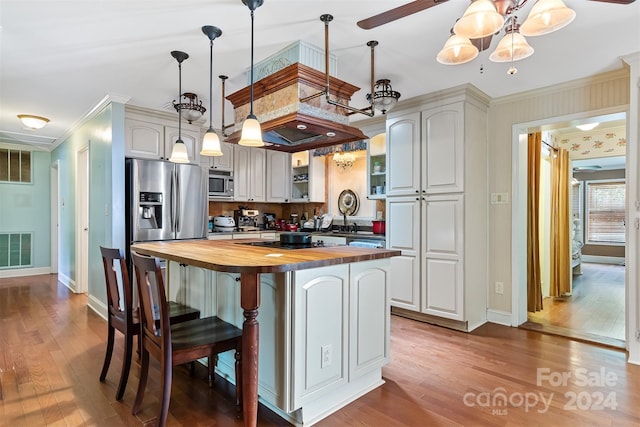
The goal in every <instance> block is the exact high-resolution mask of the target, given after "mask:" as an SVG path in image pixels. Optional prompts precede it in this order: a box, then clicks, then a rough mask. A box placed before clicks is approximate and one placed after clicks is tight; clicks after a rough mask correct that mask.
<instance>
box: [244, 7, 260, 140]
mask: <svg viewBox="0 0 640 427" xmlns="http://www.w3.org/2000/svg"><path fill="white" fill-rule="evenodd" d="M262 2H263V0H242V3H244V4H245V5H246V6H247V7H248V8H249V10H250V11H251V101H250V102H251V103H250V111H249V115H248V116H247V118H246V120H245V121H244V123H243V125H242V133H241V134H240V141H238V144H239V145H245V146H247V147H262V146H264V141H262V129H261V128H260V122H258V119H257V118H256V116H255V115H254V114H253V15H254V13H253V12H254V11H255V10H256V9H257V8H258V7H260V6H261V5H262Z"/></svg>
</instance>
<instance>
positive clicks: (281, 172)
mask: <svg viewBox="0 0 640 427" xmlns="http://www.w3.org/2000/svg"><path fill="white" fill-rule="evenodd" d="M290 177H291V154H289V153H284V152H282V151H276V150H268V151H267V201H268V202H271V203H286V202H288V201H289V199H290V198H291V187H290V186H289V180H290V179H291V178H290Z"/></svg>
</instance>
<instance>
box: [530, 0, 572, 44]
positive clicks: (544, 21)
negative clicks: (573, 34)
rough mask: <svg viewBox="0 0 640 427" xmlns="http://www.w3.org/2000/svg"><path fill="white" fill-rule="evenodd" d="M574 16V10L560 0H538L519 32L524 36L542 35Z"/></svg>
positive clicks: (555, 29)
mask: <svg viewBox="0 0 640 427" xmlns="http://www.w3.org/2000/svg"><path fill="white" fill-rule="evenodd" d="M575 17H576V12H575V11H574V10H572V9H569V8H568V7H567V6H565V4H564V3H563V2H562V0H538V2H537V3H536V4H534V5H533V7H532V8H531V12H530V13H529V16H528V17H527V20H526V21H524V23H523V24H522V26H521V27H520V32H521V33H522V34H524V35H525V36H542V35H544V34H549V33H552V32H554V31H557V30H559V29H560V28H563V27H565V26H567V25H569V24H570V23H571V21H573V19H574V18H575Z"/></svg>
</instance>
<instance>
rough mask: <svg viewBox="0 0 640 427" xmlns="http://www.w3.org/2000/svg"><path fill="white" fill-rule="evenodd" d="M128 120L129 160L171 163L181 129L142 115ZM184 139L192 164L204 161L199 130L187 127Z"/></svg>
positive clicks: (167, 121)
mask: <svg viewBox="0 0 640 427" xmlns="http://www.w3.org/2000/svg"><path fill="white" fill-rule="evenodd" d="M133 116H134V117H127V118H125V122H124V127H125V156H126V157H136V158H143V159H160V160H168V159H169V157H171V151H172V150H173V145H174V144H175V142H176V140H177V139H178V128H177V127H176V126H175V125H176V124H177V123H173V122H171V121H170V120H167V119H163V118H159V117H155V116H149V117H145V116H142V115H140V114H134V115H133ZM181 139H182V141H183V142H184V144H185V146H186V147H187V154H188V155H189V163H198V162H199V161H200V152H199V149H200V148H199V147H200V142H199V139H200V132H199V130H198V128H197V127H196V126H189V125H183V126H182V132H181Z"/></svg>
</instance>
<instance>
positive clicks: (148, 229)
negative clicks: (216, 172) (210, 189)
mask: <svg viewBox="0 0 640 427" xmlns="http://www.w3.org/2000/svg"><path fill="white" fill-rule="evenodd" d="M125 182H126V188H125V193H126V194H125V197H126V200H127V203H126V205H125V206H126V212H125V214H126V217H127V221H126V232H127V248H126V257H127V261H128V263H129V265H128V267H129V272H130V273H132V270H131V263H130V254H129V253H130V245H131V243H134V242H148V241H157V240H176V239H201V238H205V237H206V226H207V223H206V219H207V218H208V217H207V210H208V209H207V208H208V198H207V195H206V192H205V180H204V175H203V172H202V169H201V168H200V167H199V166H197V165H192V164H179V163H171V162H167V161H164V160H144V159H133V158H128V159H126V162H125Z"/></svg>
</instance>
